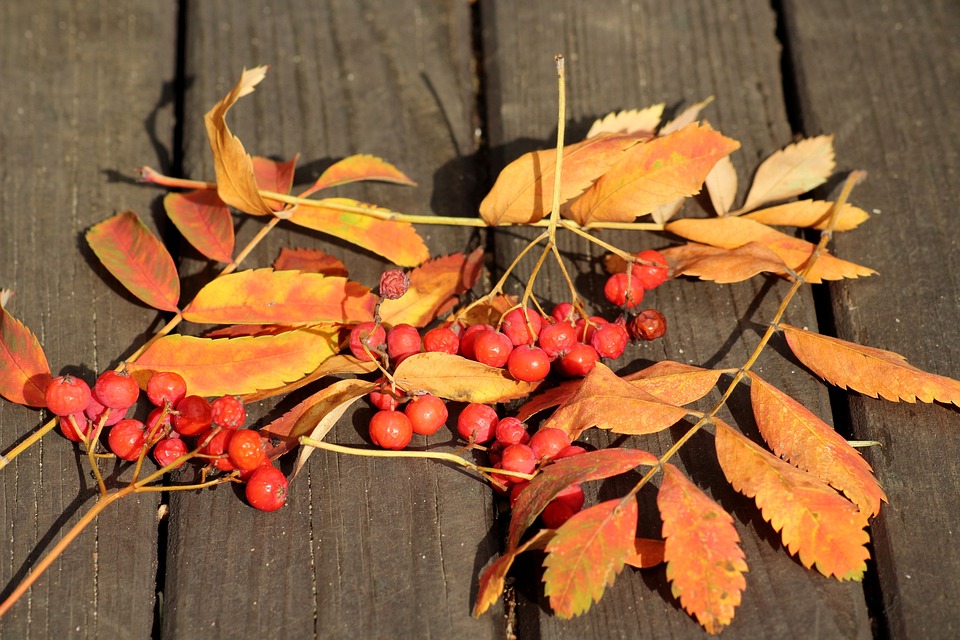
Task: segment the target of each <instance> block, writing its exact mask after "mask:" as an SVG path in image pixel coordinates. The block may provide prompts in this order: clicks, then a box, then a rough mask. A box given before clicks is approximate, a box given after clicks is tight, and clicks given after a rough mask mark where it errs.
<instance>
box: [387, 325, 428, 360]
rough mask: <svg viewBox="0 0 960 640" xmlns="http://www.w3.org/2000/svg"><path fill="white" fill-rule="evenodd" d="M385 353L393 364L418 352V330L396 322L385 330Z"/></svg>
mask: <svg viewBox="0 0 960 640" xmlns="http://www.w3.org/2000/svg"><path fill="white" fill-rule="evenodd" d="M386 340H387V355H388V356H390V360H391V361H393V363H394V364H396V363H397V362H399V361H400V360H402V359H403V358H405V357H406V356H409V355H411V354H414V353H420V332H419V331H417V328H416V327H414V326H412V325H409V324H398V325H397V326H395V327H394V328H393V329H390V331H388V332H387V338H386Z"/></svg>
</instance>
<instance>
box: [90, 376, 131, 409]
mask: <svg viewBox="0 0 960 640" xmlns="http://www.w3.org/2000/svg"><path fill="white" fill-rule="evenodd" d="M93 396H94V397H95V398H96V399H97V402H99V403H100V404H102V405H103V406H105V407H110V408H111V409H126V408H127V407H130V406H133V404H134V403H135V402H136V401H137V398H138V397H140V387H139V385H137V381H136V380H134V379H133V378H132V377H131V376H130V374H129V373H127V372H126V371H113V370H110V371H104V372H103V373H101V374H100V377H99V378H97V382H96V383H95V384H94V385H93Z"/></svg>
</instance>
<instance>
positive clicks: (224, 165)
mask: <svg viewBox="0 0 960 640" xmlns="http://www.w3.org/2000/svg"><path fill="white" fill-rule="evenodd" d="M266 73H267V67H255V68H253V69H250V70H249V71H248V70H247V69H244V70H243V73H242V74H241V75H240V80H239V81H238V82H237V84H236V86H234V87H233V89H231V90H230V93H228V94H227V95H226V96H224V98H223V99H222V100H221V101H220V102H218V103H217V104H215V105H214V106H213V108H212V109H210V111H208V112H207V113H206V114H205V115H204V116H203V122H204V125H205V126H206V129H207V138H209V140H210V150H211V151H212V152H213V167H214V171H215V172H216V175H217V193H218V194H220V199H221V200H223V201H224V202H226V203H227V204H228V205H230V206H231V207H236V208H237V209H239V210H240V211H243V212H245V213H249V214H252V215H272V214H273V213H274V211H273V209H271V208H270V205H269V204H268V203H267V202H266V200H264V199H263V197H261V195H260V192H259V190H258V188H257V181H256V177H255V175H254V171H253V159H252V158H251V157H250V155H249V154H248V153H247V151H246V149H244V148H243V143H241V142H240V139H239V138H237V137H236V136H235V135H233V133H231V131H230V129H229V127H227V122H226V120H225V118H226V115H227V111H229V110H230V107H232V106H233V105H234V103H236V101H237V100H239V99H240V98H242V97H243V96H245V95H248V94H250V93H253V90H254V88H255V87H256V86H257V85H258V84H259V83H260V81H261V80H263V78H264V76H265V75H266Z"/></svg>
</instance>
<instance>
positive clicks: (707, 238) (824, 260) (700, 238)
mask: <svg viewBox="0 0 960 640" xmlns="http://www.w3.org/2000/svg"><path fill="white" fill-rule="evenodd" d="M666 230H667V231H669V232H670V233H675V234H677V235H678V236H680V237H681V238H686V239H687V240H693V241H694V242H702V243H704V244H709V245H711V246H714V247H720V248H723V249H736V248H738V247H742V246H743V245H745V244H748V243H750V242H757V243H760V244H762V245H764V246H765V247H767V248H768V249H770V250H771V251H773V252H774V253H776V254H777V255H778V256H779V257H780V259H781V260H783V262H784V263H785V264H786V265H787V266H788V267H790V268H791V269H793V270H794V271H800V270H801V269H802V268H803V267H804V265H806V263H807V261H808V260H809V259H810V255H811V254H812V253H813V250H814V247H815V245H813V244H812V243H810V242H807V241H806V240H801V239H799V238H794V237H793V236H790V235H787V234H785V233H781V232H780V231H777V230H776V229H772V228H770V227H768V226H767V225H765V224H761V223H759V222H756V221H754V220H747V219H746V218H737V217H726V218H684V219H683V220H676V221H675V222H671V223H670V224H668V225H667V227H666ZM874 273H876V271H874V270H873V269H870V268H868V267H863V266H860V265H858V264H854V263H852V262H847V261H846V260H841V259H839V258H836V257H834V256H832V255H830V254H829V253H827V252H825V251H823V252H821V253H820V254H819V257H818V258H817V262H816V264H814V266H813V269H811V270H810V272H809V273H808V274H807V282H810V283H813V284H818V283H820V282H823V281H824V280H839V279H841V278H859V277H862V276H869V275H872V274H874Z"/></svg>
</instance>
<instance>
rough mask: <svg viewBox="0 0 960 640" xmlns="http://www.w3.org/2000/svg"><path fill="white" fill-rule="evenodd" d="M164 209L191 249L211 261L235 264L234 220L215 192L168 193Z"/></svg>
mask: <svg viewBox="0 0 960 640" xmlns="http://www.w3.org/2000/svg"><path fill="white" fill-rule="evenodd" d="M163 209H164V211H166V212H167V217H168V218H170V221H171V222H173V224H174V226H176V227H177V230H178V231H179V232H180V234H181V235H182V236H183V237H184V239H185V240H186V241H187V242H189V243H190V246H191V247H193V248H194V249H196V250H197V251H199V252H200V253H202V254H203V255H204V256H206V257H207V258H210V259H211V260H216V261H217V262H230V261H231V260H233V243H234V236H233V218H232V217H231V216H230V209H228V208H227V205H226V204H225V203H224V202H223V200H221V199H220V196H218V195H217V192H216V191H212V190H210V189H197V190H196V191H187V192H185V193H168V194H167V195H166V196H164V198H163Z"/></svg>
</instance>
